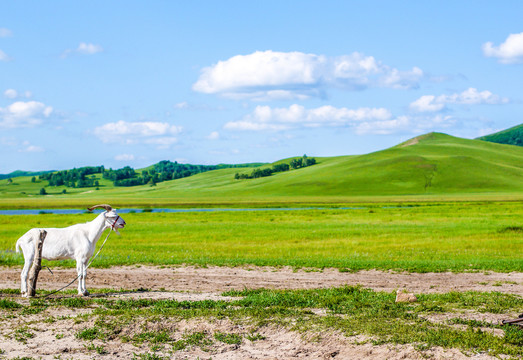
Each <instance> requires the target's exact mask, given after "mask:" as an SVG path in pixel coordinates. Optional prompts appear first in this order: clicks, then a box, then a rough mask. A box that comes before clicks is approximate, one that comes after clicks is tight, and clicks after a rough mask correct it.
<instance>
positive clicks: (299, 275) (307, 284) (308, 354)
mask: <svg viewBox="0 0 523 360" xmlns="http://www.w3.org/2000/svg"><path fill="white" fill-rule="evenodd" d="M19 271H20V269H17V268H1V269H0V288H18V287H19V283H20V280H19ZM53 273H54V274H51V273H50V272H49V271H47V269H43V270H42V272H41V273H40V277H39V279H38V288H39V289H48V290H52V289H58V288H60V287H61V286H63V285H65V284H67V283H68V282H70V281H71V280H72V279H74V278H75V277H76V275H75V271H74V270H73V269H54V270H53ZM357 284H360V285H362V286H364V287H365V288H370V289H373V290H377V291H394V290H396V289H406V290H408V291H410V292H413V293H415V294H420V293H433V292H441V293H444V292H449V291H467V290H476V291H499V292H506V293H511V294H517V295H521V296H523V273H483V272H478V273H464V274H453V273H427V274H409V273H394V272H380V271H360V272H356V273H347V272H345V273H341V272H339V271H338V270H337V269H325V270H322V271H307V270H297V271H295V270H293V269H291V268H263V267H238V268H227V267H206V268H201V267H194V266H180V267H164V268H160V267H149V266H132V267H115V268H110V269H89V270H88V279H87V287H88V288H91V289H92V288H114V289H129V290H136V289H140V288H142V289H150V290H151V291H148V292H132V293H131V292H129V293H123V294H118V295H115V296H118V297H129V296H133V297H144V298H174V299H177V300H191V301H194V300H203V299H211V300H217V299H221V300H227V298H224V297H223V296H221V295H220V293H221V292H223V291H226V290H231V289H244V288H262V287H263V288H277V289H299V288H324V287H332V286H341V285H357ZM75 285H76V284H74V285H72V286H73V287H74V286H75ZM17 301H24V300H17ZM85 311H92V310H89V309H78V310H74V309H65V310H64V312H68V313H61V314H60V315H64V316H68V315H73V318H72V319H70V320H66V321H60V322H57V323H56V324H54V325H53V326H46V325H45V322H44V319H45V317H47V316H49V315H50V314H43V315H42V314H37V315H30V316H29V317H28V318H26V319H24V320H23V321H24V323H27V324H32V325H28V326H29V329H30V331H32V332H33V334H34V336H33V337H32V338H29V339H28V340H27V343H26V344H23V343H21V342H20V341H16V340H14V335H13V330H10V329H14V328H17V327H19V326H20V323H19V322H20V321H21V320H20V319H9V317H5V318H4V319H3V320H2V321H1V324H0V325H1V326H2V328H3V330H2V335H3V336H0V349H1V350H3V351H4V354H3V355H4V356H6V357H7V358H15V357H23V356H31V357H34V358H35V359H38V358H42V359H55V358H61V359H93V358H96V359H113V358H121V359H131V358H133V356H135V355H134V354H140V353H144V352H146V350H147V348H146V347H145V346H144V347H143V348H140V347H136V346H135V345H133V344H131V343H121V342H119V341H116V340H110V341H108V342H106V343H102V342H100V341H98V340H97V341H95V342H94V345H96V346H103V347H104V348H105V349H106V350H107V352H108V353H107V354H104V355H100V354H97V353H96V352H95V351H93V350H88V349H87V348H86V342H85V341H82V340H78V339H76V338H75V336H74V334H76V332H78V330H79V329H81V328H85V327H86V324H85V323H82V322H78V321H76V320H74V316H75V315H80V314H82V312H85ZM476 315H478V316H482V320H487V321H492V322H498V321H500V319H501V318H502V316H503V315H492V316H490V317H491V318H490V317H488V316H487V315H486V314H468V315H467V314H465V315H464V316H471V317H474V316H476ZM54 316H58V315H57V314H54ZM485 316H487V317H485ZM500 316H501V317H500ZM432 320H437V319H432ZM35 324H36V325H35ZM163 326H165V324H163ZM169 326H171V328H172V333H173V334H174V335H173V336H174V337H179V338H182V336H183V334H185V333H187V332H194V331H203V332H206V333H209V334H213V333H215V332H217V331H222V332H227V333H238V334H245V333H248V332H249V329H245V328H242V327H241V326H238V325H235V324H233V323H231V322H230V321H229V320H216V321H214V322H212V323H210V322H201V321H200V322H198V321H194V320H191V321H178V322H176V323H172V324H170V325H169ZM259 333H260V335H262V336H263V337H264V339H262V340H257V341H254V342H251V341H249V340H247V339H245V340H244V342H243V343H242V344H241V345H240V346H238V345H227V344H223V343H219V342H215V344H213V345H212V346H210V347H209V348H208V349H206V351H203V350H202V349H201V348H199V347H195V348H189V349H185V350H183V351H178V352H176V353H174V354H173V355H171V358H172V359H196V358H200V359H208V358H211V357H212V359H295V358H307V359H422V358H433V359H490V357H489V356H488V355H486V354H463V353H461V352H460V351H458V350H445V349H439V348H433V349H430V350H428V351H424V352H419V351H418V350H416V349H415V348H414V347H412V346H411V345H404V346H403V345H402V346H393V345H379V346H376V345H372V344H371V343H364V344H361V343H362V342H363V341H364V340H366V339H364V338H362V337H355V338H347V337H344V336H342V335H340V334H336V333H322V334H321V337H318V334H316V335H311V336H313V338H311V337H308V336H307V335H303V334H299V333H296V332H293V331H289V330H287V329H284V328H278V327H274V326H268V327H264V328H263V329H262V330H260V331H259ZM60 334H61V335H60ZM57 335H58V336H57ZM159 354H163V355H164V356H166V353H162V352H160V353H159Z"/></svg>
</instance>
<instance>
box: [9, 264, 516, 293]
mask: <svg viewBox="0 0 523 360" xmlns="http://www.w3.org/2000/svg"><path fill="white" fill-rule="evenodd" d="M52 271H53V274H51V272H49V271H48V270H47V269H45V268H44V269H42V271H41V272H40V276H39V277H38V288H40V289H48V290H52V289H58V288H60V287H62V286H63V285H65V284H67V283H69V282H70V281H71V280H73V279H74V278H75V277H76V273H75V270H74V269H52ZM357 284H360V285H362V286H363V287H365V288H369V289H373V290H376V291H393V290H396V289H407V290H409V291H411V292H414V293H445V292H449V291H468V290H475V291H499V292H506V293H511V294H517V295H521V296H523V273H492V272H487V273H485V272H477V273H460V274H454V273H448V272H447V273H425V274H414V273H395V272H382V271H376V270H370V271H359V272H355V273H349V272H339V271H338V270H337V269H324V270H321V271H317V270H315V271H312V270H311V271H307V270H296V271H295V270H293V269H291V268H287V267H283V268H270V267H235V268H229V267H217V266H210V267H205V268H202V267H194V266H183V267H181V266H180V267H170V268H169V267H163V268H160V267H150V266H130V267H113V268H109V269H96V268H92V269H88V275H87V288H115V289H120V288H123V289H138V288H147V289H151V290H167V291H189V292H208V293H220V292H223V291H227V290H232V289H237V290H241V289H244V288H250V289H252V288H274V289H311V288H326V287H333V286H342V285H357ZM19 286H20V269H18V268H0V288H18V287H19ZM72 286H73V287H74V286H75V285H72Z"/></svg>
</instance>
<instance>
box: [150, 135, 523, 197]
mask: <svg viewBox="0 0 523 360" xmlns="http://www.w3.org/2000/svg"><path fill="white" fill-rule="evenodd" d="M317 160H318V164H316V165H314V166H310V167H307V168H303V169H299V170H293V171H288V172H283V173H278V174H276V175H273V176H269V177H265V178H259V179H246V180H233V179H231V174H232V173H234V171H230V170H224V171H220V172H209V173H206V174H199V175H197V176H194V177H190V178H186V179H183V181H180V182H174V183H166V184H165V186H164V187H163V188H162V189H158V190H157V192H161V193H165V194H167V193H172V194H177V195H180V196H181V195H182V194H183V193H184V192H191V193H192V194H193V195H194V194H201V195H203V194H208V195H209V196H211V195H213V196H216V195H217V194H221V195H222V196H225V195H230V196H233V197H301V196H312V197H314V196H361V195H365V196H369V195H370V196H373V195H421V194H449V193H450V194H452V193H482V192H512V191H514V192H521V191H523V148H519V147H514V146H508V145H500V144H493V143H488V142H483V141H477V140H467V139H461V138H456V137H453V136H449V135H445V134H440V133H430V134H426V135H422V136H419V137H416V138H413V139H411V140H409V141H407V142H404V143H402V144H399V145H397V146H394V147H392V148H389V149H386V150H382V151H378V152H374V153H371V154H365V155H360V156H340V157H331V158H317Z"/></svg>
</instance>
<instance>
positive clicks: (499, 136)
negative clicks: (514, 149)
mask: <svg viewBox="0 0 523 360" xmlns="http://www.w3.org/2000/svg"><path fill="white" fill-rule="evenodd" d="M478 140H484V141H490V142H495V143H498V144H507V145H517V146H523V124H520V125H517V126H514V127H511V128H510V129H506V130H503V131H499V132H497V133H494V134H490V135H486V136H482V137H479V138H478Z"/></svg>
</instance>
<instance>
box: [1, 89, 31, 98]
mask: <svg viewBox="0 0 523 360" xmlns="http://www.w3.org/2000/svg"><path fill="white" fill-rule="evenodd" d="M4 96H5V97H6V98H8V99H16V98H22V97H25V98H30V97H31V96H33V94H32V93H31V92H30V91H24V92H23V93H19V92H18V91H16V90H15V89H7V90H6V91H4Z"/></svg>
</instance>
